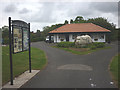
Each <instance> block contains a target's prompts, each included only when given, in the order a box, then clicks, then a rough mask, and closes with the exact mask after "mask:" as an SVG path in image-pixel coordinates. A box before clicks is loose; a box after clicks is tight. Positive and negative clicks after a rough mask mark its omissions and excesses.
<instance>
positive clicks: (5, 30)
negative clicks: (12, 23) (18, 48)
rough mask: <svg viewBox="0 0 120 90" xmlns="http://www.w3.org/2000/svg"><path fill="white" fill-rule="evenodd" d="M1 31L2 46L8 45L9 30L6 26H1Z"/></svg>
mask: <svg viewBox="0 0 120 90" xmlns="http://www.w3.org/2000/svg"><path fill="white" fill-rule="evenodd" d="M1 30H2V40H3V42H2V43H3V44H9V29H8V26H3V27H2V28H1Z"/></svg>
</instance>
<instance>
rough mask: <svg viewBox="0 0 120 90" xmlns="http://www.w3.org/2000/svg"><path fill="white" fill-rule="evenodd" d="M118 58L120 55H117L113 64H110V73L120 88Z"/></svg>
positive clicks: (119, 62)
mask: <svg viewBox="0 0 120 90" xmlns="http://www.w3.org/2000/svg"><path fill="white" fill-rule="evenodd" d="M118 58H120V54H118V55H116V56H115V57H114V58H113V59H112V62H111V64H110V71H111V73H112V75H113V79H114V80H115V81H116V82H117V85H118V86H119V87H120V79H119V78H118V72H119V73H120V67H118V64H119V65H120V61H118ZM118 70H119V71H118ZM119 75H120V74H119Z"/></svg>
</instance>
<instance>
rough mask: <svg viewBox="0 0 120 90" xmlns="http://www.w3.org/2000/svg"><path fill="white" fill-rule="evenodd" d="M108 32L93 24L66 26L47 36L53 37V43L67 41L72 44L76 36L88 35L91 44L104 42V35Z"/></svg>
mask: <svg viewBox="0 0 120 90" xmlns="http://www.w3.org/2000/svg"><path fill="white" fill-rule="evenodd" d="M109 32H110V30H108V29H105V28H102V27H100V26H98V25H95V24H93V23H77V24H66V25H64V26H61V27H59V28H57V29H55V30H53V31H50V32H49V35H50V36H51V35H52V36H54V39H53V40H54V43H58V42H62V41H69V42H74V40H75V38H76V37H77V36H81V35H89V36H90V37H91V38H92V41H93V42H105V41H106V33H109Z"/></svg>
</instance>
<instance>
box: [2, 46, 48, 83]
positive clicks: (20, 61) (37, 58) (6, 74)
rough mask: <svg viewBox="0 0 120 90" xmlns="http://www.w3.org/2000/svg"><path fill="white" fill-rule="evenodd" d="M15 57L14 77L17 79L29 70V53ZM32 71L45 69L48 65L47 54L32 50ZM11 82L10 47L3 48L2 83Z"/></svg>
mask: <svg viewBox="0 0 120 90" xmlns="http://www.w3.org/2000/svg"><path fill="white" fill-rule="evenodd" d="M12 55H13V76H14V77H16V76H18V75H20V74H21V73H23V72H24V71H26V70H28V69H29V53H28V51H24V52H20V53H17V54H12ZM31 63H32V69H43V68H44V67H45V65H46V63H47V60H46V56H45V53H44V52H43V51H42V50H40V49H37V48H31ZM9 80H10V61H9V47H2V83H3V84H5V83H6V82H8V81H9Z"/></svg>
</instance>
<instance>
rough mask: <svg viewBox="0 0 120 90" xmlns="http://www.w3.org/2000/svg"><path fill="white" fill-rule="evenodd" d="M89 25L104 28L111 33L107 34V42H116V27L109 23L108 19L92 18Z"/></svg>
mask: <svg viewBox="0 0 120 90" xmlns="http://www.w3.org/2000/svg"><path fill="white" fill-rule="evenodd" d="M87 22H88V23H94V24H96V25H99V26H101V27H103V28H106V29H108V30H110V31H111V33H110V34H107V35H106V36H107V38H106V40H107V41H113V40H116V39H117V38H116V30H115V25H114V24H113V23H110V22H108V20H107V19H105V18H103V17H98V18H91V19H88V20H87Z"/></svg>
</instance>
